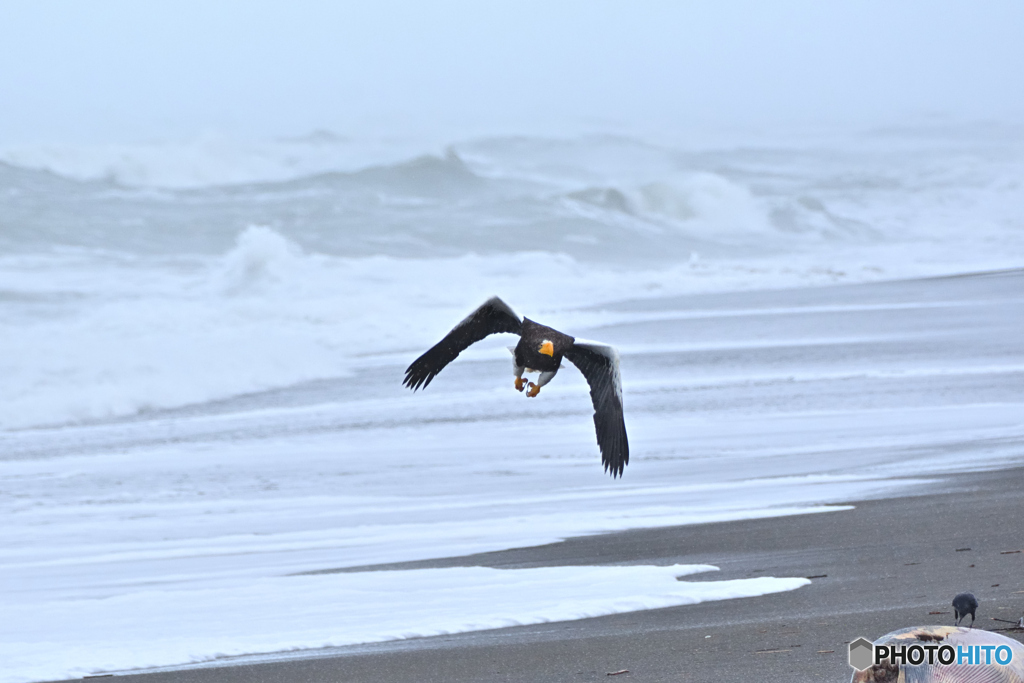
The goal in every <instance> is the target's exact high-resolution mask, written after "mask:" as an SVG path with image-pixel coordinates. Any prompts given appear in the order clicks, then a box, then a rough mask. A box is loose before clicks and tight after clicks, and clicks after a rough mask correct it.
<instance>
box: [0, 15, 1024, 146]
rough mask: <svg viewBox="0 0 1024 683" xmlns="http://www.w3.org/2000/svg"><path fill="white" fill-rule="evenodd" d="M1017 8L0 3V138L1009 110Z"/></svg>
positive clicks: (97, 139)
mask: <svg viewBox="0 0 1024 683" xmlns="http://www.w3.org/2000/svg"><path fill="white" fill-rule="evenodd" d="M1022 27H1024V5H1021V4H1019V3H1012V2H987V3H976V2H974V3H966V2H940V3H936V2H930V3H924V2H911V3H901V4H900V5H899V6H891V5H890V4H887V3H882V2H866V3H856V4H855V5H854V4H852V3H846V4H844V5H842V6H835V5H828V6H821V5H818V4H815V3H809V2H781V3H772V4H771V5H770V6H767V5H765V4H764V3H755V2H739V1H733V2H728V3H724V4H723V3H715V4H714V5H712V4H711V3H689V4H687V5H685V6H679V5H675V4H661V3H644V4H641V5H636V4H630V5H628V6H627V5H625V4H611V3H597V4H595V3H561V4H559V5H558V6H556V7H549V6H547V5H545V4H542V3H537V2H530V3H517V4H516V5H514V6H505V7H501V8H495V7H492V6H486V7H481V6H478V5H474V4H469V3H458V2H443V3H431V4H430V5H429V6H424V5H421V4H417V3H407V2H388V3H383V4H381V3H377V4H374V6H372V7H367V6H362V5H355V4H342V5H334V4H328V3H317V2H303V3H299V4H295V3H289V4H288V5H287V6H286V5H284V4H282V3H269V2H262V3H245V4H243V3H241V2H234V1H232V2H220V3H217V4H216V5H215V6H213V7H208V6H206V4H204V3H199V2H184V3H180V2H176V3H173V4H172V3H168V2H161V3H147V4H146V5H145V6H137V5H134V4H132V3H128V2H102V3H99V4H96V3H91V4H90V5H88V6H85V5H77V4H74V3H70V2H42V3H31V4H28V3H24V4H21V3H3V4H0V59H2V61H3V63H4V68H3V69H2V70H0V102H2V103H3V106H2V107H0V144H3V145H23V144H50V143H58V144H60V143H69V144H103V143H130V142H140V141H153V140H163V139H190V138H195V137H197V136H202V135H211V134H213V135H224V136H229V137H236V138H249V139H268V138H274V137H281V136H294V135H302V134H306V133H309V132H310V131H315V130H329V131H332V132H334V133H336V134H338V135H342V136H355V137H365V136H395V135H398V136H410V137H417V138H424V139H451V138H460V139H465V138H467V137H472V136H477V135H491V134H511V133H524V134H577V133H584V132H594V131H603V132H625V133H637V132H641V133H642V132H644V131H659V132H665V131H685V130H688V129H695V130H704V129H730V128H739V129H744V130H755V131H756V130H758V129H761V128H772V129H775V128H796V129H801V128H804V127H812V128H813V127H815V126H842V127H851V126H853V127H870V126H876V125H899V124H905V123H915V122H921V121H937V122H954V123H955V122H960V121H979V120H984V121H988V120H992V121H1002V122H1008V123H1013V122H1014V121H1015V120H1017V119H1018V118H1021V117H1022V114H1024V88H1020V87H1019V83H1017V81H1019V78H1020V77H1019V74H1020V73H1022V67H1024V42H1022V41H1020V40H1019V36H1020V33H1021V28H1022Z"/></svg>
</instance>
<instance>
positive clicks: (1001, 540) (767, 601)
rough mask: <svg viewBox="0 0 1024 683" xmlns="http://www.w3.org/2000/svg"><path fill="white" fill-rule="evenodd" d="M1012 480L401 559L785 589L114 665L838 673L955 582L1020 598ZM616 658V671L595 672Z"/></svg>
mask: <svg viewBox="0 0 1024 683" xmlns="http://www.w3.org/2000/svg"><path fill="white" fill-rule="evenodd" d="M1022 489H1024V469H1012V470H1004V471H995V472H987V473H976V474H961V475H954V476H950V477H946V478H944V479H943V480H942V481H939V482H936V483H935V484H932V485H929V486H928V487H927V488H926V489H924V490H919V491H918V492H917V493H916V494H915V495H910V496H900V497H896V498H891V499H881V500H868V501H856V502H854V505H855V508H854V509H853V510H847V511H840V512H831V513H826V514H815V515H801V516H792V517H782V518H775V519H764V520H747V521H739V522H725V523H717V524H705V525H693V526H684V527H673V528H666V529H655V530H638V531H629V532H623V533H617V534H608V535H602V536H593V537H585V538H575V539H570V540H567V541H565V542H562V543H556V544H551V545H547V546H541V547H536V548H524V549H517V550H509V551H505V552H498V553H485V554H480V555H473V556H467V557H462V558H449V559H446V560H438V561H432V562H417V563H409V564H408V565H406V566H408V567H410V568H411V567H413V566H416V567H423V566H434V567H442V566H474V565H479V566H489V567H506V568H513V567H533V566H546V565H572V564H587V565H589V564H672V563H687V564H690V563H709V564H713V565H716V566H718V567H720V569H721V571H720V572H715V573H709V574H707V575H704V576H706V577H707V578H713V579H716V580H717V579H726V578H743V577H752V576H760V575H770V576H806V577H816V578H813V579H812V583H811V585H809V586H805V587H803V588H800V589H798V590H796V591H791V592H785V593H777V594H771V595H766V596H762V597H757V598H747V599H740V600H729V601H717V602H708V603H703V604H697V605H689V606H683V607H676V608H669V609H662V610H651V611H646V612H634V613H626V614H618V615H613V616H608V617H602V618H596V619H585V620H580V621H573V622H560V623H550V624H543V625H537V626H526V627H514V628H507V629H499V630H492V631H482V632H475V633H467V634H462V635H455V636H443V637H434V638H420V639H410V640H406V641H395V642H390V643H382V644H375V645H369V646H355V647H346V648H336V649H329V650H321V651H315V652H308V651H307V652H302V653H295V654H291V655H289V654H283V655H271V656H264V657H258V658H241V659H233V660H224V661H221V662H216V663H212V664H208V665H204V666H201V667H196V668H185V669H178V670H167V671H157V672H153V673H147V674H134V675H128V676H121V675H119V676H117V677H118V678H124V679H127V680H130V681H132V682H133V683H207V682H210V683H212V682H217V683H234V682H239V683H241V682H243V681H244V682H268V683H269V682H273V681H289V682H295V681H309V682H320V681H323V682H328V681H329V682H340V681H354V682H355V681H358V682H368V683H376V682H380V683H405V682H409V683H412V682H416V683H433V682H437V683H442V682H444V683H461V682H467V683H468V682H471V681H516V682H520V681H521V682H523V683H527V682H530V683H535V682H547V681H551V682H555V681H603V680H620V681H621V680H632V681H652V682H653V681H659V682H660V681H692V682H695V683H696V682H706V683H713V682H717V681H736V682H742V681H754V680H757V681H767V682H774V681H778V682H782V681H786V682H789V681H807V682H808V683H810V682H821V681H846V680H849V677H850V674H851V671H852V670H851V669H850V667H849V666H848V665H847V662H846V652H845V647H846V643H847V642H849V641H851V640H854V639H856V638H857V637H859V636H866V637H868V638H877V637H878V636H881V635H882V634H884V633H887V632H889V631H892V630H895V629H897V628H901V627H905V626H912V625H917V624H931V623H939V624H945V623H952V620H953V617H952V611H951V607H950V606H949V602H950V600H951V599H952V596H953V595H954V594H956V593H957V592H960V591H964V590H969V591H973V592H974V593H975V594H976V595H977V596H978V598H979V600H980V603H981V607H980V609H979V613H978V627H979V628H985V629H990V630H991V629H997V628H1004V627H1008V626H1009V624H1006V623H1003V622H999V621H995V620H993V617H995V618H1000V619H1006V620H1016V619H1018V618H1019V617H1020V616H1021V615H1022V614H1024V552H1013V551H1020V550H1024V525H1021V524H1020V520H1021V519H1022V518H1024V496H1022V495H1021V491H1022ZM837 502H839V501H837ZM382 568H383V567H382ZM388 568H389V569H400V568H402V565H397V566H396V565H392V566H389V567H388ZM701 578H702V577H701V576H697V577H691V578H690V580H700V579H701ZM931 612H942V614H930V613H931ZM1004 633H1006V634H1007V635H1009V636H1010V637H1014V638H1017V639H1018V640H1020V639H1021V638H1022V634H1021V633H1020V632H1012V631H1010V632H1005V631H1004ZM623 670H627V671H628V673H622V674H619V675H618V676H617V677H615V678H614V679H612V678H609V677H608V674H609V673H613V672H619V671H623Z"/></svg>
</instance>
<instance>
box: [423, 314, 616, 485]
mask: <svg viewBox="0 0 1024 683" xmlns="http://www.w3.org/2000/svg"><path fill="white" fill-rule="evenodd" d="M499 332H508V333H511V334H518V335H519V343H518V344H516V347H515V349H513V350H512V355H513V356H514V358H515V361H514V369H513V371H514V373H515V376H516V379H515V387H516V390H517V391H522V390H523V389H524V388H525V389H526V395H527V396H529V397H530V398H533V397H534V396H536V395H537V394H538V393H540V388H541V387H542V386H544V385H545V384H547V383H548V382H550V381H551V379H552V378H553V377H554V376H555V373H557V372H558V368H559V367H561V365H562V358H563V357H565V358H568V359H569V360H570V361H572V364H573V365H575V366H576V367H577V368H579V370H580V372H582V373H583V376H584V377H586V378H587V383H588V384H590V398H591V400H592V401H593V403H594V427H595V428H596V429H597V445H598V446H599V447H600V448H601V462H602V463H604V470H605V472H608V473H610V474H611V475H612V476H613V477H618V476H620V475H621V474H622V469H623V468H624V467H625V466H626V464H627V463H629V443H628V442H627V440H626V423H625V422H624V421H623V416H622V379H621V377H620V375H619V353H618V351H616V350H615V349H614V348H613V347H611V346H608V345H607V344H601V343H599V342H593V341H584V340H582V339H575V338H573V337H570V336H569V335H567V334H563V333H561V332H559V331H558V330H554V329H552V328H550V327H547V326H545V325H541V324H540V323H535V322H533V321H532V320H530V319H529V318H522V319H520V318H519V316H518V315H516V313H515V311H513V310H512V309H511V308H509V305H508V304H506V303H505V302H504V301H502V300H501V299H499V298H498V297H496V296H495V297H491V298H490V299H488V300H487V301H486V302H484V304H483V305H482V306H480V308H478V309H476V310H475V311H473V312H472V313H470V314H469V316H467V317H466V319H465V320H463V321H462V322H461V323H459V324H458V325H456V326H455V329H453V330H452V331H451V332H449V333H448V334H447V336H445V338H444V339H442V340H441V341H439V342H438V343H437V344H435V345H434V346H433V347H432V348H431V349H430V350H429V351H427V352H426V353H424V354H423V355H422V356H420V357H419V358H417V359H416V360H415V361H413V363H412V365H410V366H409V367H408V368H407V369H406V371H405V381H404V382H403V384H405V386H407V387H409V388H410V389H412V390H413V391H416V390H417V389H419V388H420V387H423V388H426V386H427V385H428V384H430V382H431V380H433V379H434V377H436V376H437V374H438V373H439V372H441V370H443V369H444V367H445V366H446V365H448V364H449V363H451V362H452V361H453V360H455V358H456V357H458V355H459V354H460V353H462V352H463V351H465V350H466V349H468V348H469V347H470V345H472V344H474V343H475V342H478V341H480V340H481V339H483V338H484V337H487V336H488V335H492V334H497V333H499ZM524 372H539V373H540V377H539V378H538V379H537V383H536V384H534V383H533V382H526V381H525V380H523V373H524ZM527 385H528V386H527Z"/></svg>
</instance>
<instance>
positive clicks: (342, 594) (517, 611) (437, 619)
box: [0, 565, 810, 683]
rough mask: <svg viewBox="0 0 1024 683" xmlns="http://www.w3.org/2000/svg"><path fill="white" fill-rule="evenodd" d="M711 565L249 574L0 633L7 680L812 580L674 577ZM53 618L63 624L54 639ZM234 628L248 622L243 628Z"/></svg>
mask: <svg viewBox="0 0 1024 683" xmlns="http://www.w3.org/2000/svg"><path fill="white" fill-rule="evenodd" d="M714 569H715V567H710V566H706V565H685V566H684V565H675V566H670V567H645V566H636V567H544V568H536V569H516V570H499V569H488V568H485V567H460V568H453V569H420V570H410V571H403V572H370V573H346V574H329V575H323V576H291V577H276V578H267V579H252V580H248V581H240V582H237V583H235V584H234V585H232V586H230V587H226V588H225V587H218V588H205V589H203V588H198V589H193V590H189V591H186V590H159V589H156V590H154V589H147V588H145V587H139V588H138V589H137V590H135V591H133V592H131V593H128V594H124V595H119V596H117V597H116V598H107V599H82V600H64V601H60V600H55V601H52V602H49V603H44V604H39V603H29V604H18V603H16V602H15V603H13V604H11V603H8V604H5V608H4V609H5V614H6V616H7V618H6V619H5V620H4V622H5V623H6V624H11V625H15V624H16V625H17V626H16V628H14V629H12V630H11V631H10V632H8V633H4V634H3V637H2V638H0V658H2V659H3V661H4V669H5V670H4V672H3V673H0V681H2V682H3V683H20V682H21V681H33V680H50V679H56V678H72V677H77V676H82V675H88V674H91V673H96V672H100V671H111V670H123V669H129V668H138V667H154V666H161V665H167V664H181V663H186V662H200V661H204V660H211V659H214V658H217V657H229V656H233V655H241V654H251V653H260V652H280V651H286V650H294V649H297V648H310V647H329V646H338V645H348V644H352V643H371V642H378V641H383V640H394V639H401V638H413V637H418V636H432V635H442V634H450V633H461V632H464V631H474V630H480V629H487V628H501V627H506V626H516V625H520V624H536V623H544V622H549V621H565V620H571V619H583V618H586V617H596V616H601V615H605V614H613V613H616V612H628V611H635V610H642V609H656V608H661V607H672V606H675V605H688V604H694V603H698V602H704V601H707V600H725V599H731V598H744V597H751V596H755V595H764V594H765V593H774V592H779V591H787V590H793V589H796V588H799V587H800V586H803V585H806V584H808V583H810V581H808V580H807V579H804V578H784V579H780V578H774V577H759V578H753V579H738V580H730V581H701V582H685V581H679V580H677V577H679V578H681V577H684V576H686V575H687V574H694V573H697V572H702V571H711V570H714ZM284 614H287V615H288V618H287V619H286V620H282V619H281V615H284ZM54 622H61V623H66V624H67V625H68V627H66V628H62V629H61V631H60V634H59V635H55V634H54V631H53V629H52V627H51V624H52V623H54ZM236 624H246V629H245V633H244V635H243V634H240V633H239V632H238V631H237V629H236V627H235V625H236ZM154 643H159V645H158V646H157V647H154V646H153V644H154Z"/></svg>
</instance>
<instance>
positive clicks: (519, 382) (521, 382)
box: [516, 377, 526, 391]
mask: <svg viewBox="0 0 1024 683" xmlns="http://www.w3.org/2000/svg"><path fill="white" fill-rule="evenodd" d="M525 388H526V380H525V379H523V378H522V377H516V391H522V390H523V389H525Z"/></svg>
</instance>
